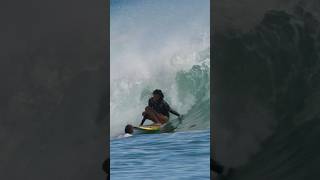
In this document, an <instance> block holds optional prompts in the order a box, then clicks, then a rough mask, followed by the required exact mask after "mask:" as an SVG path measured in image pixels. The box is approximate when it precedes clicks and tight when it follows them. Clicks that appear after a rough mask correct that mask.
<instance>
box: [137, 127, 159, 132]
mask: <svg viewBox="0 0 320 180" xmlns="http://www.w3.org/2000/svg"><path fill="white" fill-rule="evenodd" d="M135 128H136V129H140V130H143V131H150V132H151V131H159V130H160V129H161V126H160V125H144V126H138V127H135Z"/></svg>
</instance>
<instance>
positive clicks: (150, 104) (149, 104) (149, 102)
mask: <svg viewBox="0 0 320 180" xmlns="http://www.w3.org/2000/svg"><path fill="white" fill-rule="evenodd" d="M148 106H149V107H152V103H151V98H150V99H149V101H148Z"/></svg>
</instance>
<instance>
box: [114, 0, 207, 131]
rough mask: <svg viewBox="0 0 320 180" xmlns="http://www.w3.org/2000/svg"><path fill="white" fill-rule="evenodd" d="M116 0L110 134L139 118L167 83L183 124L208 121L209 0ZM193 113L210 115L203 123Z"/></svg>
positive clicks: (167, 93) (167, 94)
mask: <svg viewBox="0 0 320 180" xmlns="http://www.w3.org/2000/svg"><path fill="white" fill-rule="evenodd" d="M112 2H113V3H111V22H110V23H111V62H110V65H111V74H110V80H111V86H110V90H111V92H110V97H111V99H110V116H111V128H110V129H111V137H114V136H116V135H118V134H120V133H123V129H124V126H125V125H126V124H135V125H136V124H138V123H140V121H141V118H142V116H141V113H142V111H143V110H144V107H145V106H146V105H147V101H148V98H149V97H150V96H151V92H152V91H153V90H154V89H162V90H163V92H164V94H165V100H166V101H167V102H168V103H169V104H170V105H171V106H172V108H174V109H175V110H177V111H178V112H179V113H182V114H185V115H186V121H185V122H184V123H183V124H182V126H181V127H180V129H181V130H183V129H188V128H187V127H190V128H202V127H208V124H209V119H208V118H209V115H208V114H209V80H210V79H209V69H210V63H209V61H210V53H209V44H210V40H209V33H210V24H209V1H208V0H202V1H201V3H199V2H195V1H187V2H184V3H181V1H137V2H134V3H133V2H130V3H126V4H124V3H123V2H127V1H112ZM188 3H189V4H188ZM190 3H191V5H190ZM200 104H201V106H202V107H200ZM206 106H207V108H206V109H205V108H204V107H206ZM196 107H197V108H198V109H197V110H196V109H195V108H196ZM201 109H204V110H207V111H208V112H205V113H201V112H199V111H201ZM189 112H193V115H191V114H189ZM197 113H198V114H199V113H200V115H197ZM188 117H190V118H191V117H193V118H200V117H202V118H203V119H206V118H207V119H206V120H204V121H205V122H206V123H202V125H201V126H200V124H201V123H198V122H197V121H198V120H196V119H193V121H194V123H193V124H191V122H190V121H191V120H188ZM171 118H174V115H172V116H171ZM198 125H199V126H198ZM204 125H207V126H204ZM191 126H192V127H191Z"/></svg>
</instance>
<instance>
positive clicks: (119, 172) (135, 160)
mask: <svg viewBox="0 0 320 180" xmlns="http://www.w3.org/2000/svg"><path fill="white" fill-rule="evenodd" d="M110 150H111V151H110V152H111V160H110V161H111V162H110V165H111V169H110V170H111V172H110V173H111V179H112V180H129V179H130V180H134V179H146V180H151V179H153V180H157V179H159V180H164V179H165V180H176V179H177V180H178V179H179V180H180V179H183V180H189V179H190V180H209V179H210V131H209V130H202V131H188V132H176V133H162V134H141V135H134V136H132V137H128V138H120V139H114V140H111V149H110Z"/></svg>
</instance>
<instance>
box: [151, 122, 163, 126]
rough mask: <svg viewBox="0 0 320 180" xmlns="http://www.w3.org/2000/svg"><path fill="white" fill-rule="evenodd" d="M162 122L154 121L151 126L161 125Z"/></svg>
mask: <svg viewBox="0 0 320 180" xmlns="http://www.w3.org/2000/svg"><path fill="white" fill-rule="evenodd" d="M161 125H162V124H161V123H153V124H151V126H161Z"/></svg>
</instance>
